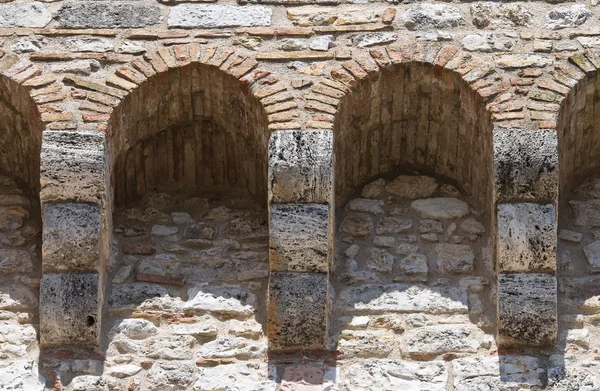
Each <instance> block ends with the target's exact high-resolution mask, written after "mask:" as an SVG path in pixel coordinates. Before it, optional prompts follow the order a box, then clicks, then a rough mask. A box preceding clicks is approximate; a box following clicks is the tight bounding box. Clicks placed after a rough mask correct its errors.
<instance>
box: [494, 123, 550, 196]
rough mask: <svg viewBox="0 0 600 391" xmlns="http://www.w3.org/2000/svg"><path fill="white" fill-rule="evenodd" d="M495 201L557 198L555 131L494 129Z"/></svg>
mask: <svg viewBox="0 0 600 391" xmlns="http://www.w3.org/2000/svg"><path fill="white" fill-rule="evenodd" d="M494 172H495V174H494V175H495V189H496V191H495V193H496V201H497V202H506V201H524V202H526V201H537V200H547V201H550V200H554V199H556V198H557V197H558V139H557V135H556V133H555V132H550V131H543V132H540V131H524V130H521V129H497V130H495V131H494Z"/></svg>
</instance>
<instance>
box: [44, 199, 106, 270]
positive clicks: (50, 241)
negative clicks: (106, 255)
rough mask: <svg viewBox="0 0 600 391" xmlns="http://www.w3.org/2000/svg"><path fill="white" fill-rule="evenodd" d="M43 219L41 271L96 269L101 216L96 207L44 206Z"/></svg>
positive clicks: (82, 204)
mask: <svg viewBox="0 0 600 391" xmlns="http://www.w3.org/2000/svg"><path fill="white" fill-rule="evenodd" d="M43 220H44V227H43V243H42V264H43V269H44V271H45V272H49V271H65V270H77V271H96V270H99V268H100V235H101V233H100V231H101V229H100V227H101V217H100V207H99V206H98V205H96V204H86V203H75V202H73V203H60V204H56V203H46V204H44V207H43Z"/></svg>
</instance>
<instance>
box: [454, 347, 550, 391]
mask: <svg viewBox="0 0 600 391" xmlns="http://www.w3.org/2000/svg"><path fill="white" fill-rule="evenodd" d="M452 372H453V374H454V387H455V388H456V389H457V390H465V391H467V390H469V391H470V390H473V391H475V390H501V389H502V390H504V389H506V390H509V389H520V388H521V387H527V388H529V387H542V385H543V383H542V379H543V377H544V375H545V371H544V369H543V367H542V365H541V363H540V361H539V359H538V358H536V357H529V356H508V355H506V356H501V357H498V356H492V357H477V358H459V359H457V360H452Z"/></svg>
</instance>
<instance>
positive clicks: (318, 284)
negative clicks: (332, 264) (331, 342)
mask: <svg viewBox="0 0 600 391" xmlns="http://www.w3.org/2000/svg"><path fill="white" fill-rule="evenodd" d="M328 285H329V284H328V281H327V274H321V273H271V277H270V281H269V312H268V334H269V348H270V349H286V348H289V349H294V348H311V347H312V348H319V347H320V348H322V347H324V346H325V342H326V338H327V317H328V308H329V304H328V299H327V298H328V290H329V288H328Z"/></svg>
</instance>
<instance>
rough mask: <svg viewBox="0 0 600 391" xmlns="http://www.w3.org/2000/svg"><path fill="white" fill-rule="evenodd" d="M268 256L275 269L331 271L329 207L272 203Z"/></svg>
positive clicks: (273, 269)
mask: <svg viewBox="0 0 600 391" xmlns="http://www.w3.org/2000/svg"><path fill="white" fill-rule="evenodd" d="M270 211H271V214H270V217H271V219H270V226H269V229H270V232H271V235H270V236H269V248H270V252H269V254H270V255H269V258H270V262H271V270H272V271H296V272H322V273H326V272H327V271H328V270H329V261H330V260H329V255H328V254H329V251H328V248H329V207H328V206H327V205H323V204H272V205H271V209H270Z"/></svg>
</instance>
